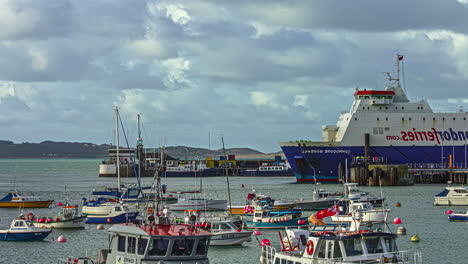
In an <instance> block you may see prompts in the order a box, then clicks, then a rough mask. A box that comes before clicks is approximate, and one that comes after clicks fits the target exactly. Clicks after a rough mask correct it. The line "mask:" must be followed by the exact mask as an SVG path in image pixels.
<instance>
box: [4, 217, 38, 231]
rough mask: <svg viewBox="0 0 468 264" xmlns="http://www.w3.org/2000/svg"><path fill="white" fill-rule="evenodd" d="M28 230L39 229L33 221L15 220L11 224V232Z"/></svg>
mask: <svg viewBox="0 0 468 264" xmlns="http://www.w3.org/2000/svg"><path fill="white" fill-rule="evenodd" d="M27 229H37V228H36V227H35V226H34V225H33V224H32V223H31V221H27V220H24V219H15V220H13V221H12V222H11V225H10V230H27Z"/></svg>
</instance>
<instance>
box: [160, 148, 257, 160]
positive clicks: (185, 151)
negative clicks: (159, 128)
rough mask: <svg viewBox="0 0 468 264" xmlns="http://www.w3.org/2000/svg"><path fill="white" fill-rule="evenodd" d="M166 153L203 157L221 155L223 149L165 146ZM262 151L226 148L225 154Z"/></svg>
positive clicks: (177, 155)
mask: <svg viewBox="0 0 468 264" xmlns="http://www.w3.org/2000/svg"><path fill="white" fill-rule="evenodd" d="M166 153H167V154H168V155H170V156H172V157H174V158H179V159H186V158H187V159H197V158H200V159H203V158H205V157H218V156H223V155H224V153H223V150H222V149H217V150H209V149H205V148H192V147H186V146H175V147H166ZM261 154H264V153H263V152H260V151H257V150H254V149H251V148H228V149H226V155H261Z"/></svg>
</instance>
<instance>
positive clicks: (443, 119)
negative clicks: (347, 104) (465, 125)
mask: <svg viewBox="0 0 468 264" xmlns="http://www.w3.org/2000/svg"><path fill="white" fill-rule="evenodd" d="M348 119H349V118H348ZM354 120H357V117H355V118H354ZM401 120H405V118H404V117H402V118H401ZM408 120H410V121H411V120H412V119H411V117H409V118H408ZM422 120H423V121H426V118H425V117H423V119H422ZM432 120H434V121H436V118H435V117H433V118H432ZM453 120H457V119H456V118H455V117H454V118H453ZM463 120H466V117H463ZM377 121H380V118H379V117H377ZM385 121H388V117H386V118H385ZM442 121H445V117H442Z"/></svg>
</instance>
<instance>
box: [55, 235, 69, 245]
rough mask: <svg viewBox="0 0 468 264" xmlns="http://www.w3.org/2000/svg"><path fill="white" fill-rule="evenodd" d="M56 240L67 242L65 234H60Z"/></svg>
mask: <svg viewBox="0 0 468 264" xmlns="http://www.w3.org/2000/svg"><path fill="white" fill-rule="evenodd" d="M57 242H59V243H64V242H67V238H66V237H65V236H63V235H62V236H59V237H58V238H57Z"/></svg>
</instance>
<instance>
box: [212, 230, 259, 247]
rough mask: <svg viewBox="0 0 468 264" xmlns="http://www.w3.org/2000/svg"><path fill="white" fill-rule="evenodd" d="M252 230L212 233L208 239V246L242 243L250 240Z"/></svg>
mask: <svg viewBox="0 0 468 264" xmlns="http://www.w3.org/2000/svg"><path fill="white" fill-rule="evenodd" d="M251 234H252V231H241V232H228V233H222V234H214V235H213V236H212V237H211V240H210V246H235V245H242V244H243V243H244V242H247V241H249V240H251Z"/></svg>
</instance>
